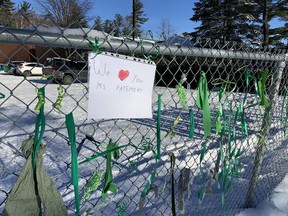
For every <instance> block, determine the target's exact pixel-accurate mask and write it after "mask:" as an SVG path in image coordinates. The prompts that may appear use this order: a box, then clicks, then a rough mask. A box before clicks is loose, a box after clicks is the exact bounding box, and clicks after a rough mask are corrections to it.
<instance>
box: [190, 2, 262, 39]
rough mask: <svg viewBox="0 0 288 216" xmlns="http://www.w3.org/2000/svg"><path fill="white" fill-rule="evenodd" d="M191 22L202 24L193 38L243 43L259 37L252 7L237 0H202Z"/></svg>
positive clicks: (193, 33) (195, 9) (197, 3)
mask: <svg viewBox="0 0 288 216" xmlns="http://www.w3.org/2000/svg"><path fill="white" fill-rule="evenodd" d="M193 11H194V15H193V16H192V18H191V19H190V20H192V21H196V22H201V24H200V26H199V27H197V28H196V31H194V32H192V33H191V36H193V37H194V38H196V37H204V38H211V39H218V40H220V41H221V42H222V43H225V42H226V41H237V42H240V41H243V40H247V39H254V38H255V37H257V33H256V31H254V30H255V26H256V25H255V24H254V23H255V21H256V20H257V19H256V18H255V17H254V16H255V13H254V12H253V10H252V8H251V7H248V6H247V5H245V4H241V2H239V1H236V0H200V1H199V2H196V3H195V7H194V8H193Z"/></svg>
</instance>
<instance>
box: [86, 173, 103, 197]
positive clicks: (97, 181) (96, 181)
mask: <svg viewBox="0 0 288 216" xmlns="http://www.w3.org/2000/svg"><path fill="white" fill-rule="evenodd" d="M101 183H102V172H101V171H99V170H97V171H95V172H94V173H93V175H92V177H91V179H90V181H89V184H88V186H87V187H86V189H85V192H84V196H83V198H85V199H89V198H90V197H91V195H92V194H91V193H92V192H93V191H95V190H97V188H98V187H99V186H100V185H101Z"/></svg>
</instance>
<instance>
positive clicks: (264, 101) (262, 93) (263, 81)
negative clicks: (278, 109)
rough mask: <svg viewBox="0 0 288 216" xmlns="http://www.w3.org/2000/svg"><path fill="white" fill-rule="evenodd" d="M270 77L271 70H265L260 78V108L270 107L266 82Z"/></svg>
mask: <svg viewBox="0 0 288 216" xmlns="http://www.w3.org/2000/svg"><path fill="white" fill-rule="evenodd" d="M268 76H269V70H268V69H264V70H263V71H262V72H261V74H260V78H259V80H258V91H259V96H260V99H261V101H260V103H259V105H260V106H264V107H268V106H269V105H270V102H269V99H268V96H267V90H266V82H267V79H268Z"/></svg>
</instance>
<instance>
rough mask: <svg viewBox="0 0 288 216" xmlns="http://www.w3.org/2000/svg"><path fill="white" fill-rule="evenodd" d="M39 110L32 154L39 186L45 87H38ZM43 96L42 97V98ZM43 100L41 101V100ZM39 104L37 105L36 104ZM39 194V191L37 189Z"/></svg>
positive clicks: (34, 175) (35, 178)
mask: <svg viewBox="0 0 288 216" xmlns="http://www.w3.org/2000/svg"><path fill="white" fill-rule="evenodd" d="M37 94H38V98H39V101H38V107H37V108H38V110H40V112H39V114H38V115H37V118H36V124H35V132H34V140H33V141H34V145H33V154H32V168H33V177H34V181H35V185H36V187H37V177H36V163H37V153H38V150H39V148H40V145H41V142H42V139H43V135H44V131H45V126H46V117H45V115H44V103H45V88H44V87H43V88H40V89H38V92H37ZM40 98H41V99H40ZM40 101H41V102H40ZM43 101H44V102H43ZM36 106H37V105H36ZM36 193H37V196H38V191H37V190H36ZM38 205H39V208H40V209H41V201H40V200H38ZM39 215H40V216H41V215H42V211H40V212H39Z"/></svg>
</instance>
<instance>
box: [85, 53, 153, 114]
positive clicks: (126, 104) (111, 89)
mask: <svg viewBox="0 0 288 216" xmlns="http://www.w3.org/2000/svg"><path fill="white" fill-rule="evenodd" d="M113 55H114V56H112V55H111V54H98V55H96V54H95V53H90V54H89V100H88V118H91V119H111V118H152V92H153V86H154V78H155V71H156V65H155V64H154V63H151V62H150V63H148V62H147V61H146V62H145V60H142V59H138V58H133V57H126V56H122V55H116V54H113Z"/></svg>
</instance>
